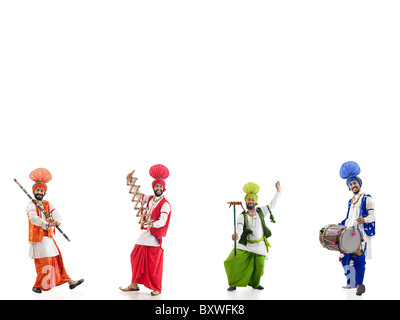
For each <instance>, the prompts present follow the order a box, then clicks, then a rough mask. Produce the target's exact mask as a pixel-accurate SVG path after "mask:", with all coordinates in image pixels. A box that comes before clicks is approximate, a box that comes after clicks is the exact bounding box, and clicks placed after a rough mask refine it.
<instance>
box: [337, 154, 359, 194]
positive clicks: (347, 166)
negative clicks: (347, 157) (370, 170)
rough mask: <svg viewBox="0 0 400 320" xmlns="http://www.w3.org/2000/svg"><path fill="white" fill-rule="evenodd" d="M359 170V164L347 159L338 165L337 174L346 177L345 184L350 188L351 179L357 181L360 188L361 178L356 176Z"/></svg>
mask: <svg viewBox="0 0 400 320" xmlns="http://www.w3.org/2000/svg"><path fill="white" fill-rule="evenodd" d="M360 172H361V169H360V166H359V165H358V164H357V163H356V162H354V161H347V162H345V163H343V164H342V166H341V167H340V172H339V174H340V177H341V178H342V179H346V183H347V186H348V187H349V190H350V183H351V182H353V181H357V182H358V184H359V185H360V188H361V186H362V180H361V179H360V177H358V175H359V174H360Z"/></svg>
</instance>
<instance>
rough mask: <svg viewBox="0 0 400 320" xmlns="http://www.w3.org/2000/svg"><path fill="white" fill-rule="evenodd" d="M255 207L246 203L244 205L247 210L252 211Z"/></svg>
mask: <svg viewBox="0 0 400 320" xmlns="http://www.w3.org/2000/svg"><path fill="white" fill-rule="evenodd" d="M255 206H256V205H251V204H247V203H246V208H247V209H248V210H253V209H254V208H255Z"/></svg>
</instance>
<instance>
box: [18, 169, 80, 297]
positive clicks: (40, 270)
mask: <svg viewBox="0 0 400 320" xmlns="http://www.w3.org/2000/svg"><path fill="white" fill-rule="evenodd" d="M29 177H30V178H31V179H32V180H33V181H34V182H35V184H34V185H33V187H32V191H33V194H34V197H35V199H32V198H31V199H32V201H31V202H29V204H28V206H27V208H26V212H27V215H28V218H29V256H30V257H31V258H32V259H34V260H35V267H36V273H37V277H36V282H35V284H34V286H33V288H32V291H33V292H36V293H41V292H42V291H48V290H50V289H52V288H54V287H55V286H59V285H61V284H63V283H66V282H68V284H69V288H70V289H74V288H76V287H77V286H78V285H80V284H81V283H82V282H83V279H81V280H78V281H75V280H72V279H71V278H70V277H69V276H68V274H67V272H66V271H65V267H64V262H63V258H62V256H61V252H60V249H59V248H58V246H57V244H56V242H55V240H54V227H58V226H60V225H61V216H60V214H59V213H58V211H57V210H56V209H55V208H54V206H53V204H52V203H51V202H49V201H46V200H43V197H44V196H45V194H46V191H47V184H46V183H48V182H49V181H50V180H51V179H52V176H51V174H50V172H49V171H48V170H47V169H44V168H39V169H36V170H33V171H32V172H31V173H30V175H29ZM23 190H24V189H23ZM24 191H25V190H24ZM66 238H67V237H66ZM67 239H68V238H67ZM68 240H69V239H68Z"/></svg>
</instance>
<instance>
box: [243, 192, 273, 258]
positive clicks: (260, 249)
mask: <svg viewBox="0 0 400 320" xmlns="http://www.w3.org/2000/svg"><path fill="white" fill-rule="evenodd" d="M280 196H281V193H280V192H277V193H276V194H275V196H274V198H273V199H272V201H271V203H270V204H269V205H268V207H269V208H270V210H271V211H272V209H274V208H275V205H276V203H277V202H278V199H279V197H280ZM259 208H261V210H262V212H263V214H264V217H265V218H264V220H265V221H267V219H268V218H267V217H269V211H268V208H267V207H266V206H265V207H259ZM247 221H248V228H249V229H251V231H253V234H252V235H249V236H248V237H247V239H248V240H259V239H260V238H262V237H263V236H264V230H263V227H262V223H261V218H260V216H259V215H258V213H257V211H256V214H255V216H254V217H252V216H250V215H249V214H247ZM243 227H244V216H243V214H240V215H239V217H238V219H237V223H236V233H237V235H238V236H239V239H240V237H241V235H242V233H243ZM237 248H238V249H240V250H244V251H248V252H252V253H256V254H260V255H263V256H266V259H268V257H267V248H266V246H265V242H264V241H259V242H255V243H250V242H247V245H246V246H244V245H242V244H240V243H239V242H238V243H237Z"/></svg>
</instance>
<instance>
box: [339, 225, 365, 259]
mask: <svg viewBox="0 0 400 320" xmlns="http://www.w3.org/2000/svg"><path fill="white" fill-rule="evenodd" d="M354 232H355V233H356V234H355V235H353V233H354ZM360 245H361V234H360V231H358V230H357V229H356V228H354V227H351V228H347V229H346V230H343V231H342V235H341V236H340V247H341V248H340V249H341V251H342V252H344V253H354V252H356V251H357V250H359V249H360Z"/></svg>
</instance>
